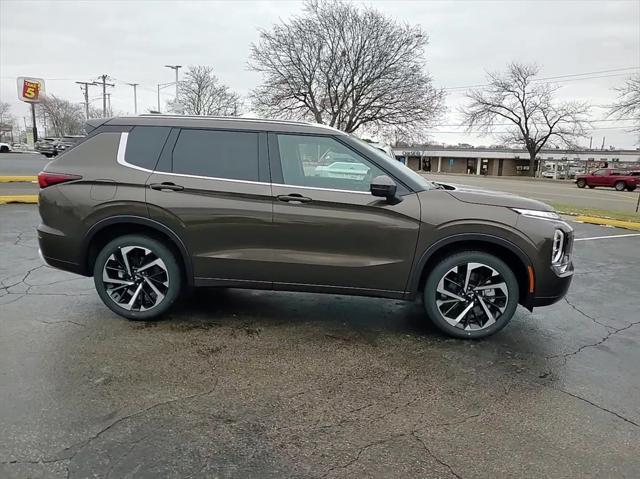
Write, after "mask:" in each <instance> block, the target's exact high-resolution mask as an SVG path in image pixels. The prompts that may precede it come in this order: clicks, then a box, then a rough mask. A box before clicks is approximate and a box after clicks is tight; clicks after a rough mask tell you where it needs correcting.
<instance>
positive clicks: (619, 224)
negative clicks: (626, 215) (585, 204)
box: [576, 216, 640, 231]
mask: <svg viewBox="0 0 640 479" xmlns="http://www.w3.org/2000/svg"><path fill="white" fill-rule="evenodd" d="M576 221H582V222H583V223H591V224H594V225H604V226H615V227H616V228H626V229H628V230H638V231H640V223H637V222H635V221H620V220H611V219H609V218H597V217H595V216H578V217H577V218H576Z"/></svg>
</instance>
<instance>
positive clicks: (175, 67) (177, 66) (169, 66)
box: [165, 65, 182, 102]
mask: <svg viewBox="0 0 640 479" xmlns="http://www.w3.org/2000/svg"><path fill="white" fill-rule="evenodd" d="M165 67H167V68H171V69H172V70H175V71H176V102H177V101H178V70H180V68H182V65H165Z"/></svg>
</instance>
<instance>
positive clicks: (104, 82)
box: [98, 74, 115, 118]
mask: <svg viewBox="0 0 640 479" xmlns="http://www.w3.org/2000/svg"><path fill="white" fill-rule="evenodd" d="M107 78H109V75H104V74H103V75H100V76H99V77H98V79H99V80H101V82H100V84H101V85H102V115H103V116H104V117H105V118H106V117H107V87H108V86H110V87H114V86H115V85H114V84H113V83H107Z"/></svg>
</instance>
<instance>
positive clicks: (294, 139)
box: [38, 115, 573, 338]
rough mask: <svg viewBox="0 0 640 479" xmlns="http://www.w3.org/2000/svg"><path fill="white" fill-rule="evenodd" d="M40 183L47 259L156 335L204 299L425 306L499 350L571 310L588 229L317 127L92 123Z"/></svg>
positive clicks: (160, 119)
mask: <svg viewBox="0 0 640 479" xmlns="http://www.w3.org/2000/svg"><path fill="white" fill-rule="evenodd" d="M87 130H88V135H87V137H86V139H85V140H84V141H83V142H81V143H79V144H78V145H76V146H75V147H74V148H73V149H71V150H69V151H67V152H65V153H64V154H62V155H60V156H59V157H57V158H56V159H55V160H53V161H52V162H51V163H49V164H48V165H47V166H46V168H45V171H43V172H42V173H41V174H40V176H39V181H40V186H41V190H40V216H41V218H42V223H41V224H40V226H39V227H38V239H39V242H40V249H41V254H42V256H43V258H44V260H45V261H46V262H47V263H48V264H49V265H51V266H55V267H57V268H60V269H64V270H67V271H72V272H75V273H79V274H82V275H86V276H93V277H94V281H95V286H96V289H97V291H98V294H99V295H100V297H101V298H102V300H103V301H104V303H105V304H106V305H107V306H108V307H109V308H111V310H113V311H114V312H116V313H117V314H119V315H122V316H124V317H126V318H129V319H138V320H148V319H151V318H155V317H157V316H159V315H160V314H162V313H164V312H165V311H167V310H168V309H169V308H170V307H171V305H172V304H173V302H174V301H175V300H176V298H177V297H178V295H179V294H180V292H181V291H182V290H183V289H185V288H189V287H193V286H220V287H239V288H258V289H273V290H286V291H311V292H322V293H333V294H350V295H366V296H375V297H385V298H394V299H405V300H414V299H416V298H419V297H422V299H423V301H424V306H425V309H426V312H427V315H428V316H429V318H431V320H432V321H433V322H434V323H435V324H436V325H437V326H438V327H439V328H440V329H441V330H443V331H444V332H445V333H447V334H450V335H452V336H456V337H461V338H478V337H482V336H487V335H490V334H492V333H495V332H496V331H498V330H500V329H501V328H502V327H504V326H505V325H506V324H507V322H509V320H510V319H511V317H512V316H513V314H514V311H515V310H516V308H517V306H518V304H521V305H523V306H524V307H526V308H528V309H532V308H533V307H534V306H543V305H547V304H551V303H554V302H556V301H558V300H559V299H560V298H562V297H563V295H564V294H565V293H566V291H567V288H568V287H569V283H570V282H571V277H572V274H573V267H572V264H571V249H572V243H573V234H572V229H571V227H570V226H569V225H567V224H566V223H565V222H563V221H561V220H560V218H559V217H558V215H557V214H556V213H554V212H553V210H552V209H551V208H550V207H549V206H547V205H545V204H544V203H540V202H538V201H533V200H528V199H525V198H520V197H517V196H512V195H507V194H501V193H494V192H486V191H478V190H465V189H461V188H456V187H451V186H448V185H441V184H435V183H432V182H430V181H427V180H426V179H424V178H423V177H421V176H420V175H418V174H416V173H414V172H412V171H411V170H409V169H407V168H406V167H404V166H403V165H402V164H400V163H399V162H396V161H394V160H393V159H390V158H388V157H387V156H386V155H385V154H384V153H383V152H381V151H379V150H378V149H377V148H374V147H372V146H370V145H369V144H367V143H366V142H364V141H361V140H359V139H358V138H355V137H354V136H350V135H347V134H345V133H342V132H340V131H337V130H335V129H333V128H329V127H326V126H322V125H315V124H309V123H302V122H284V121H268V120H253V119H240V118H234V119H231V118H206V117H199V118H197V117H196V118H194V117H185V116H175V117H172V116H158V115H151V116H139V117H133V118H112V119H103V120H91V121H89V123H88V125H87Z"/></svg>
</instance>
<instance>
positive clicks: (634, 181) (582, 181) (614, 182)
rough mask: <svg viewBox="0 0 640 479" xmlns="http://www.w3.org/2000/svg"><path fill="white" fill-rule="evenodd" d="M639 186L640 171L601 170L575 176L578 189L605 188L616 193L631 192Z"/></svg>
mask: <svg viewBox="0 0 640 479" xmlns="http://www.w3.org/2000/svg"><path fill="white" fill-rule="evenodd" d="M639 184H640V171H624V170H614V169H612V168H601V169H599V170H595V171H592V172H591V173H589V174H586V175H577V176H576V185H577V186H578V188H584V187H585V186H588V187H589V188H595V187H596V186H606V187H609V188H615V189H616V190H618V191H624V190H625V189H626V190H627V191H633V190H635V189H636V187H637V186H638V185H639Z"/></svg>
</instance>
